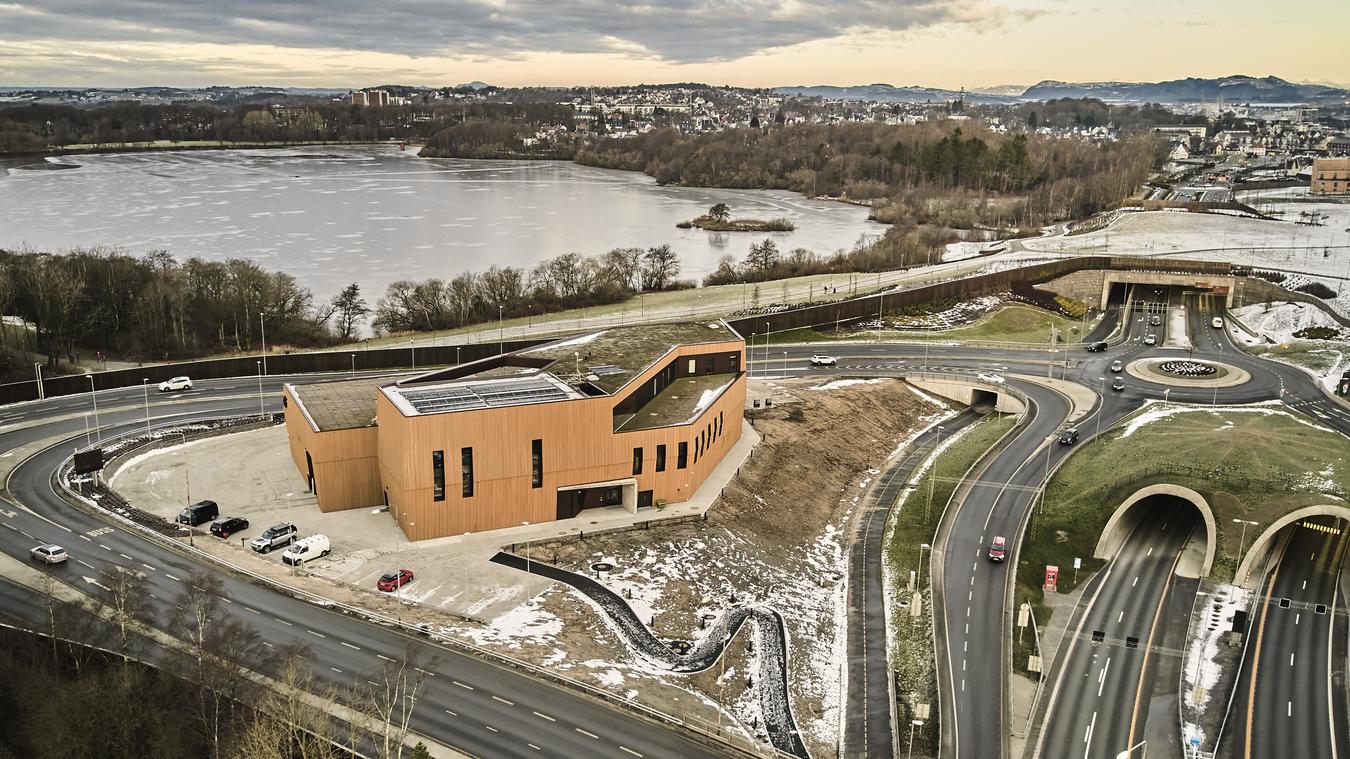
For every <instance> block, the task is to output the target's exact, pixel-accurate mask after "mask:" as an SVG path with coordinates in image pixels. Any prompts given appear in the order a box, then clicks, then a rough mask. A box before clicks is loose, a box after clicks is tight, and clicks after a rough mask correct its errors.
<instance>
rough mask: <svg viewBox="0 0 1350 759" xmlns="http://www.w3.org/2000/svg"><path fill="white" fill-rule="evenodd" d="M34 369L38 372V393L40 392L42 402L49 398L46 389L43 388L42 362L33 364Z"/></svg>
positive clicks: (39, 398)
mask: <svg viewBox="0 0 1350 759" xmlns="http://www.w3.org/2000/svg"><path fill="white" fill-rule="evenodd" d="M33 369H34V370H35V371H36V372H37V391H38V400H40V401H41V400H45V399H46V398H47V393H46V389H45V388H44V387H43V386H42V364H41V362H37V363H34V364H33Z"/></svg>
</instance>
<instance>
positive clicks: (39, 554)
mask: <svg viewBox="0 0 1350 759" xmlns="http://www.w3.org/2000/svg"><path fill="white" fill-rule="evenodd" d="M28 554H29V555H30V556H32V557H33V560H34V561H40V562H42V563H43V564H64V563H65V562H66V559H69V558H70V554H68V553H66V549H64V548H62V547H61V546H58V545H56V544H55V543H43V544H42V545H40V546H37V547H35V548H34V549H33V550H31V551H29V552H28Z"/></svg>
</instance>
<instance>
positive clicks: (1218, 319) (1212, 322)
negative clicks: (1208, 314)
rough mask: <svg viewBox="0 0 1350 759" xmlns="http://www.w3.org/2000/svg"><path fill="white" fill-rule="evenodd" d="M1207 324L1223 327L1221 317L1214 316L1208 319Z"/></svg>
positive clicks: (1216, 327) (1217, 327)
mask: <svg viewBox="0 0 1350 759" xmlns="http://www.w3.org/2000/svg"><path fill="white" fill-rule="evenodd" d="M1209 326H1211V327H1213V328H1214V329H1223V319H1222V318H1221V317H1218V316H1216V317H1214V318H1213V319H1210V320H1209Z"/></svg>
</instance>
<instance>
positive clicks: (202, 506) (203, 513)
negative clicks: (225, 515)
mask: <svg viewBox="0 0 1350 759" xmlns="http://www.w3.org/2000/svg"><path fill="white" fill-rule="evenodd" d="M219 516H220V507H219V506H217V505H216V502H215V501H198V502H196V503H194V504H192V505H191V506H188V507H187V508H185V509H183V510H182V511H180V512H178V523H179V524H185V525H187V526H189V527H196V526H197V525H199V524H206V523H207V522H210V521H211V520H213V519H216V518H218V517H219Z"/></svg>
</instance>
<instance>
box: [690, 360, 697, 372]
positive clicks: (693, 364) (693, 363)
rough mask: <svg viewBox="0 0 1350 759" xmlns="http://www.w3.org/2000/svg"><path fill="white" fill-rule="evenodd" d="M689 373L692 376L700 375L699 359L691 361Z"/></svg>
mask: <svg viewBox="0 0 1350 759" xmlns="http://www.w3.org/2000/svg"><path fill="white" fill-rule="evenodd" d="M689 373H690V374H697V373H698V359H696V358H691V359H689Z"/></svg>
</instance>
